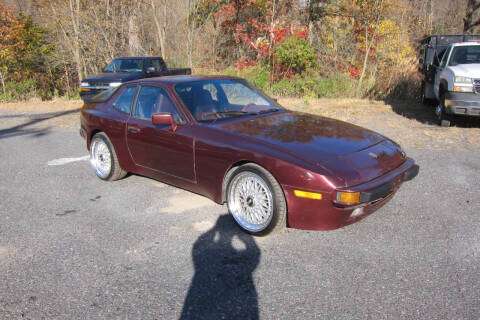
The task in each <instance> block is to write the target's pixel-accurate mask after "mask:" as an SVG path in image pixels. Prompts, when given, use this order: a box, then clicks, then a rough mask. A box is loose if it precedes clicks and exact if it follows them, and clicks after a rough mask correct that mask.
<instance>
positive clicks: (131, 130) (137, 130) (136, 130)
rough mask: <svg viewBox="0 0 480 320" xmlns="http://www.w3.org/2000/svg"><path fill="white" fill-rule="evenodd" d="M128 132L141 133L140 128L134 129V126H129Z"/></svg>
mask: <svg viewBox="0 0 480 320" xmlns="http://www.w3.org/2000/svg"><path fill="white" fill-rule="evenodd" d="M127 130H128V131H130V132H134V133H137V132H140V128H137V127H132V126H128V127H127Z"/></svg>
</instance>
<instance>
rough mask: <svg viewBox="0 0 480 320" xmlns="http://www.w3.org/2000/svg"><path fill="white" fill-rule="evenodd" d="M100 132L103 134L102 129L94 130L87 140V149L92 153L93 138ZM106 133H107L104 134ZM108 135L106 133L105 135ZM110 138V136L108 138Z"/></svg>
mask: <svg viewBox="0 0 480 320" xmlns="http://www.w3.org/2000/svg"><path fill="white" fill-rule="evenodd" d="M100 132H103V131H102V130H100V129H93V130H92V132H90V134H89V135H88V139H87V149H88V150H89V151H90V143H91V141H92V138H93V137H94V136H95V135H96V134H97V133H100ZM103 133H105V132H103ZM105 134H106V133H105ZM107 137H108V136H107Z"/></svg>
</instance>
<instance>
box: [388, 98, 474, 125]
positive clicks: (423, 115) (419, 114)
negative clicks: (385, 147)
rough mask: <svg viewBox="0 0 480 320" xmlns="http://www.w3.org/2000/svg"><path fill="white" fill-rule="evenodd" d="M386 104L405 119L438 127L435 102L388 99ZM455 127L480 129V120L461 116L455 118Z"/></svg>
mask: <svg viewBox="0 0 480 320" xmlns="http://www.w3.org/2000/svg"><path fill="white" fill-rule="evenodd" d="M385 103H386V104H388V105H390V106H391V107H392V111H393V112H395V113H397V114H399V115H401V116H403V117H405V118H408V119H412V120H417V121H419V122H421V123H423V124H429V125H435V126H438V118H437V115H436V114H435V106H436V103H435V102H432V103H430V104H422V103H419V102H417V101H411V100H410V101H409V100H399V99H392V100H390V99H387V100H385ZM454 126H456V127H460V128H480V118H478V117H462V116H459V117H456V118H455V121H454Z"/></svg>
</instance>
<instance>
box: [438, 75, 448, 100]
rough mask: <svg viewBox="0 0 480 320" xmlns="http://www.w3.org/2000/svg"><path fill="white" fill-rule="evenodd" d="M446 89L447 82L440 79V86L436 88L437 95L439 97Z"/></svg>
mask: <svg viewBox="0 0 480 320" xmlns="http://www.w3.org/2000/svg"><path fill="white" fill-rule="evenodd" d="M446 91H448V82H447V80H445V79H442V80H441V81H440V86H439V88H438V96H439V97H440V96H441V95H442V93H444V92H446Z"/></svg>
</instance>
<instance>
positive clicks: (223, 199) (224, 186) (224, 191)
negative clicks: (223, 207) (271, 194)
mask: <svg viewBox="0 0 480 320" xmlns="http://www.w3.org/2000/svg"><path fill="white" fill-rule="evenodd" d="M246 164H254V165H257V166H259V167H260V168H262V169H263V170H265V171H267V172H268V173H270V174H271V175H272V177H273V178H274V179H275V180H276V181H277V183H278V185H279V186H280V189H282V192H283V194H284V196H285V191H284V190H283V187H282V184H281V183H280V182H279V181H278V179H277V177H275V175H274V174H273V173H272V171H271V170H268V169H267V168H266V167H265V166H262V165H261V164H260V163H258V162H256V161H254V160H246V159H245V160H239V161H237V162H235V163H233V164H232V165H231V166H230V167H229V168H228V169H227V171H226V172H225V175H224V176H223V180H222V190H221V191H222V193H221V203H225V202H226V201H227V197H226V194H227V186H228V181H229V180H230V177H231V176H232V174H233V173H234V172H235V170H236V169H237V168H238V167H240V166H243V165H246Z"/></svg>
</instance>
